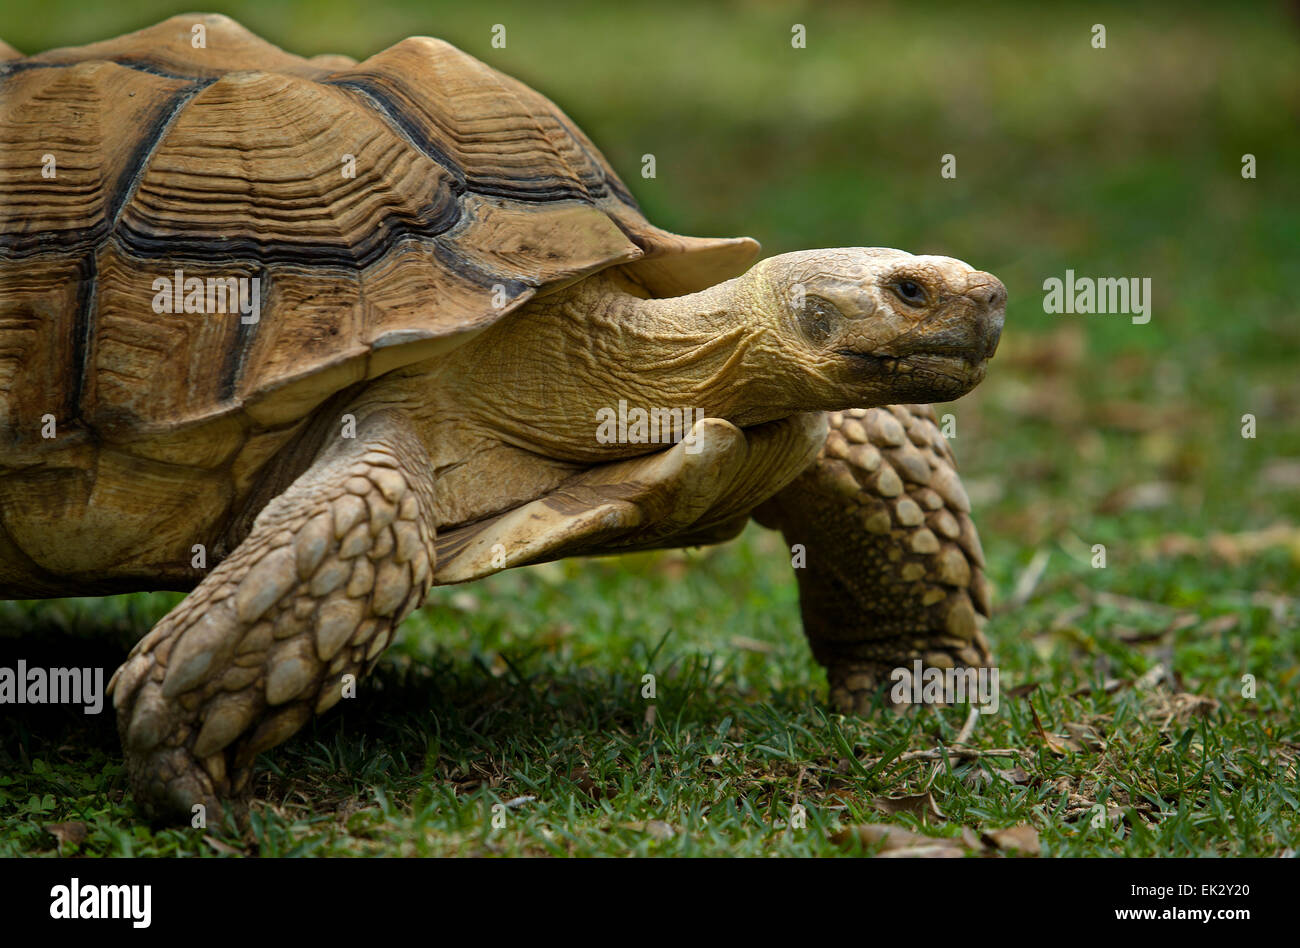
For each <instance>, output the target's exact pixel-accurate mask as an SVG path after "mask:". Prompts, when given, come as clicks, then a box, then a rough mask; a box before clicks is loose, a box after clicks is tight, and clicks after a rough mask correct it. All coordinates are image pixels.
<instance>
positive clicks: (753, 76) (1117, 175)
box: [0, 0, 1300, 856]
mask: <svg viewBox="0 0 1300 948" xmlns="http://www.w3.org/2000/svg"><path fill="white" fill-rule="evenodd" d="M976 6H978V11H976V10H975V9H974V8H975V7H976ZM186 7H187V5H185V4H182V5H175V4H167V3H146V2H139V3H129V4H114V5H102V6H86V5H84V4H81V3H73V2H65V0H55V2H38V0H2V2H0V38H3V39H4V40H5V41H7V42H9V43H10V44H12V45H14V46H16V47H17V48H19V49H21V50H23V51H25V52H35V51H38V50H40V49H44V48H47V47H52V46H56V45H71V44H76V43H83V42H89V41H91V40H95V39H102V38H105V37H108V36H111V35H115V34H117V33H120V32H123V31H126V30H129V29H135V28H138V27H140V26H144V25H147V24H149V23H152V22H155V21H157V20H159V19H162V18H164V17H165V16H167V15H170V14H172V13H175V12H180V11H181V10H183V9H185V8H186ZM540 7H541V5H538V4H533V3H527V2H520V0H499V2H497V3H494V4H492V5H491V6H490V8H480V7H476V6H475V5H473V4H459V3H456V4H452V3H429V2H420V3H415V2H410V3H373V4H367V5H365V6H364V7H361V6H358V5H353V4H347V3H342V2H332V0H330V2H324V3H311V4H307V3H275V2H271V0H257V2H236V3H229V4H223V5H222V7H221V11H222V12H225V13H228V14H230V15H231V16H234V17H235V18H236V19H238V20H240V21H241V22H242V23H243V24H244V25H245V26H247V27H249V28H250V29H252V30H254V31H255V32H257V33H260V34H261V35H263V36H266V37H267V38H268V39H270V40H272V41H273V42H276V43H278V44H279V45H282V46H284V47H286V48H288V49H290V50H292V51H294V52H298V53H303V54H315V53H319V52H326V51H329V52H344V53H348V54H350V55H353V56H357V57H363V56H365V55H366V54H368V53H370V52H374V51H377V50H379V49H381V48H383V47H384V46H387V45H389V44H391V43H392V42H395V41H396V40H398V39H400V38H402V37H404V36H406V35H410V34H430V35H435V36H440V37H442V38H445V39H448V40H450V41H452V42H454V43H455V44H457V45H458V46H461V47H462V48H464V49H466V50H467V51H469V52H471V53H473V54H474V55H476V56H479V57H481V58H482V59H484V60H485V61H487V62H488V63H490V64H491V65H493V66H496V67H498V68H500V69H502V70H504V71H506V72H508V73H511V74H513V75H516V76H518V77H520V78H521V79H523V80H525V81H527V82H529V83H530V84H532V85H534V86H535V87H536V88H538V89H540V90H541V91H543V92H545V93H546V94H548V95H549V96H551V97H552V98H554V99H555V100H556V101H557V102H559V103H560V104H561V105H562V107H564V108H565V109H566V111H568V112H569V114H570V115H571V116H573V117H574V119H575V120H576V121H577V122H578V123H579V124H580V125H581V126H582V127H583V128H584V130H585V131H586V132H587V133H588V134H589V135H590V136H591V137H592V138H593V139H594V140H595V141H596V142H597V144H599V145H600V146H601V147H602V149H604V151H605V153H606V154H607V156H608V157H609V158H610V160H611V162H612V163H613V165H614V166H615V168H616V169H618V171H619V172H620V174H621V175H622V176H623V178H624V180H625V181H627V183H628V184H629V186H630V187H631V189H632V191H633V192H634V194H635V195H636V196H637V198H638V199H639V200H640V202H641V204H642V207H643V208H644V210H645V211H646V213H647V215H648V216H649V217H650V218H651V219H652V220H654V221H655V222H656V223H658V224H660V225H661V226H664V227H667V228H669V229H673V230H678V231H680V232H684V233H694V234H708V235H714V234H717V235H733V234H749V235H751V236H754V237H756V238H758V239H759V240H761V241H762V242H763V244H764V248H765V250H766V251H768V252H771V253H779V252H784V251H788V250H795V249H800V248H804V247H816V246H838V245H848V246H852V245H879V246H892V247H901V248H904V249H908V250H912V251H915V252H940V253H945V254H950V255H952V256H956V257H960V258H962V259H964V260H967V261H969V262H970V263H972V264H973V265H975V266H977V267H980V268H982V269H986V270H989V271H991V272H993V273H995V274H997V275H998V276H999V277H1001V278H1002V280H1003V281H1004V282H1005V283H1006V285H1007V287H1008V289H1009V291H1010V303H1009V306H1008V313H1007V324H1006V329H1005V331H1004V334H1003V342H1002V348H1001V349H1000V350H999V353H998V355H997V357H996V358H995V359H994V360H993V362H992V363H991V366H990V370H989V376H988V379H987V380H986V381H985V382H984V383H983V384H982V386H981V387H980V388H979V389H977V390H976V391H975V392H974V393H972V394H971V395H970V396H968V397H966V398H964V399H962V400H960V401H959V402H957V403H955V404H953V405H950V406H945V407H944V408H942V409H941V411H948V412H952V414H953V415H954V416H955V418H956V423H957V438H956V440H955V441H954V442H953V449H954V451H955V452H956V454H957V457H958V461H959V463H960V465H961V469H962V472H963V476H964V479H965V481H966V484H967V489H968V491H969V493H970V495H971V498H972V503H973V506H974V508H975V517H976V521H977V523H978V525H979V527H980V530H981V535H982V539H983V544H984V549H985V551H986V553H987V556H988V562H989V573H990V578H991V580H992V581H993V583H994V585H995V588H996V590H997V594H996V597H995V615H994V616H993V618H992V619H991V620H990V621H989V623H988V625H987V627H986V634H987V635H988V637H989V639H990V640H991V642H992V643H993V645H994V648H995V650H996V653H997V657H998V665H999V668H1000V671H1001V686H1002V701H1001V706H1000V708H999V711H998V713H996V714H990V715H981V716H979V718H978V720H977V721H976V722H975V726H974V729H973V730H969V731H965V732H964V728H965V726H966V725H967V724H968V722H967V713H966V712H967V709H966V708H965V707H960V706H959V707H952V708H935V707H927V708H924V709H922V710H918V711H912V712H908V713H903V714H899V713H895V712H892V711H888V710H884V709H881V710H879V711H877V713H875V714H874V715H871V716H869V717H864V718H854V717H842V716H839V715H835V714H832V713H830V712H829V710H828V709H827V708H826V705H825V688H826V684H825V677H824V675H823V673H822V672H821V670H820V669H819V667H818V666H817V665H816V664H815V663H814V662H813V661H812V659H811V657H810V655H809V653H808V649H807V647H806V645H805V643H804V641H803V637H802V633H801V631H800V624H799V615H798V601H797V594H796V590H795V585H794V579H793V575H792V574H791V572H790V570H789V565H788V563H789V556H788V553H787V552H786V551H785V550H783V548H782V545H781V542H780V539H779V537H778V536H776V535H774V534H771V533H768V532H766V531H764V530H762V529H760V528H758V527H757V526H751V527H750V528H749V529H748V530H747V531H746V533H745V534H744V535H743V536H742V537H741V538H740V539H738V540H736V541H734V542H732V543H729V544H725V545H723V546H720V547H715V548H708V549H703V550H690V551H682V552H677V551H670V552H664V553H657V554H638V555H634V556H628V557H622V558H604V559H588V560H574V561H568V562H564V563H555V564H546V565H543V566H539V567H533V568H528V569H523V570H518V571H514V572H511V573H506V574H501V575H498V576H495V577H492V578H490V579H488V580H485V581H482V582H479V583H476V584H473V585H470V586H464V587H446V588H439V589H435V590H434V591H433V592H432V593H431V595H430V597H429V600H428V602H427V604H426V606H425V607H424V609H423V610H422V611H421V612H419V613H417V614H416V615H414V616H412V617H411V618H410V619H409V620H408V621H407V622H406V623H405V624H404V626H403V627H402V629H401V632H400V635H399V639H398V641H397V642H396V643H395V644H394V646H393V647H392V648H390V650H389V651H388V653H387V655H386V657H385V659H384V661H383V662H382V663H381V664H380V666H379V669H378V671H377V672H376V674H375V675H374V676H373V677H372V678H371V679H369V680H368V681H367V683H366V684H365V685H364V686H363V687H362V689H361V694H360V696H359V697H358V699H357V700H355V701H350V702H343V703H342V705H341V706H339V707H337V708H335V709H334V710H333V711H331V712H329V713H328V714H327V715H326V716H325V717H323V718H322V719H320V720H318V721H315V722H313V723H311V724H309V725H308V726H307V727H305V728H304V729H303V730H302V731H301V732H300V733H299V734H298V735H297V736H296V737H295V738H293V739H292V740H291V741H289V742H288V743H287V744H285V745H283V746H281V747H279V748H277V749H276V750H274V751H272V752H270V753H269V754H267V755H264V756H263V758H262V759H261V761H260V763H259V771H258V775H257V777H256V780H255V788H256V794H257V797H258V799H259V801H261V802H260V803H258V804H257V805H255V807H254V810H253V814H252V822H251V827H250V828H249V829H248V830H247V831H246V832H244V833H238V832H234V831H232V830H230V829H229V828H221V827H209V828H208V829H206V830H204V831H199V830H192V829H189V828H183V829H160V830H159V829H151V828H150V827H148V826H147V825H146V824H145V823H144V822H143V821H142V820H140V819H139V818H138V817H137V816H136V814H135V813H134V811H133V808H132V802H131V799H130V797H129V794H128V793H127V791H126V783H125V778H124V774H123V770H122V765H121V758H120V749H119V746H118V741H117V736H116V732H115V728H114V724H113V721H112V715H111V714H109V713H105V714H102V715H99V716H86V715H82V714H81V713H80V711H75V712H74V711H66V710H57V709H56V710H40V711H34V710H33V709H32V708H22V709H16V708H13V707H6V709H5V713H4V715H3V717H0V855H17V854H32V855H36V854H45V855H53V854H55V853H58V852H62V853H64V854H68V853H81V854H136V855H154V854H167V855H170V854H194V855H216V854H236V853H247V854H260V855H287V854H313V855H350V854H351V855H369V854H382V855H445V854H462V855H471V854H504V855H513V854H536V855H545V854H557V855H558V854H574V855H623V854H633V855H637V854H656V855H728V854H737V855H772V854H777V855H833V854H839V855H858V854H863V853H873V852H875V851H877V850H878V849H880V847H881V846H882V845H889V846H904V847H908V846H911V847H912V848H913V850H915V849H917V848H919V849H921V851H923V852H927V851H932V850H934V849H935V848H936V847H941V846H947V845H951V846H956V847H959V848H961V849H962V850H963V851H968V852H972V853H974V852H1033V851H1038V852H1041V853H1042V854H1043V855H1048V856H1051V855H1057V856H1060V855H1063V856H1091V855H1109V854H1121V855H1175V856H1186V855H1193V856H1199V855H1227V856H1233V855H1264V856H1274V855H1281V854H1295V853H1296V852H1297V851H1298V850H1300V803H1298V802H1297V796H1298V795H1300V789H1298V788H1297V780H1296V768H1297V758H1298V756H1300V711H1298V710H1297V702H1296V700H1295V697H1296V692H1297V689H1298V688H1300V593H1298V592H1297V591H1298V590H1300V425H1297V424H1296V421H1295V419H1296V418H1297V416H1300V382H1297V362H1298V361H1300V304H1297V302H1296V287H1297V286H1300V174H1297V169H1300V128H1298V127H1297V123H1296V120H1295V117H1296V115H1297V114H1298V113H1300V68H1297V49H1296V44H1297V37H1298V36H1300V21H1297V20H1296V19H1294V18H1292V17H1290V15H1289V12H1288V7H1287V6H1285V5H1283V4H1261V5H1259V6H1258V7H1256V8H1254V10H1253V11H1252V12H1250V13H1249V14H1246V13H1243V12H1241V10H1240V9H1239V8H1235V7H1225V8H1218V7H1215V6H1212V5H1204V6H1202V5H1197V4H1191V5H1189V4H1186V3H1180V4H1172V3H1171V4H1154V5H1144V9H1143V10H1142V11H1141V12H1140V13H1139V12H1137V11H1135V10H1133V9H1132V8H1131V7H1130V6H1129V5H1125V4H1102V5H1098V4H1087V5H1083V4H1079V5H1077V6H1076V5H1066V4H1047V5H1036V4H1024V5H1018V4H995V5H987V4H980V5H966V6H957V5H953V6H952V7H947V6H942V5H940V6H933V7H929V8H928V9H927V10H925V11H920V10H918V9H917V6H916V5H910V4H902V3H897V4H891V3H881V4H870V5H865V4H864V5H850V4H835V5H834V9H824V8H822V7H821V6H818V7H814V6H812V5H807V6H806V7H803V8H799V7H794V8H782V7H780V6H778V5H775V4H769V3H760V2H744V3H741V2H737V3H730V4H722V5H718V6H716V7H709V8H701V7H699V6H697V5H688V4H684V3H683V4H676V3H658V4H654V5H622V4H608V5H604V6H601V5H596V4H592V5H590V6H587V5H583V4H561V5H558V6H554V5H548V6H547V10H546V12H542V10H541V8H540ZM481 10H488V11H489V12H480V11H481ZM792 10H797V11H798V12H792ZM793 23H802V24H804V25H805V26H806V27H807V36H808V41H807V48H804V49H794V48H792V47H791V43H790V37H791V25H792V24H793ZM1095 23H1101V24H1104V25H1105V27H1106V31H1107V45H1106V48H1105V49H1097V48H1094V47H1093V46H1092V44H1091V40H1092V36H1093V33H1092V26H1093V24H1095ZM495 24H503V25H504V26H505V27H506V31H507V32H506V35H507V45H506V48H505V49H496V48H493V46H492V44H491V38H492V27H493V26H494V25H495ZM645 154H654V155H655V157H656V168H657V176H656V177H655V178H653V179H645V178H643V177H642V176H641V174H640V169H641V166H642V156H643V155H645ZM1246 154H1251V155H1254V156H1255V158H1256V163H1257V177H1254V178H1243V176H1242V173H1241V169H1242V160H1243V157H1242V156H1243V155H1246ZM944 155H952V156H954V157H955V160H956V167H957V176H956V177H955V178H943V177H941V175H940V168H941V160H942V157H943V156H944ZM1067 269H1071V270H1073V271H1075V273H1076V274H1079V275H1084V276H1110V277H1142V278H1150V280H1151V286H1152V297H1153V303H1152V315H1151V320H1150V322H1149V323H1146V324H1136V323H1134V322H1132V321H1131V320H1130V319H1129V318H1128V317H1127V316H1122V315H1109V316H1083V315H1052V314H1048V313H1046V312H1044V306H1043V282H1044V280H1046V279H1048V278H1050V277H1058V278H1064V276H1065V272H1066V270H1067ZM1246 415H1249V416H1251V417H1252V419H1253V424H1254V429H1255V430H1254V437H1243V427H1244V425H1243V416H1246ZM1098 544H1100V545H1103V546H1104V548H1105V565H1104V567H1098V566H1097V565H1095V564H1097V562H1098V558H1097V554H1096V552H1095V549H1096V546H1097V545H1098ZM178 598H179V597H178V596H176V595H174V594H168V593H155V594H141V595H137V596H131V597H118V598H113V599H102V600H95V599H78V600H51V601H44V602H31V603H0V629H4V630H5V631H6V636H5V637H3V638H0V665H12V663H13V661H14V660H16V659H17V658H26V659H27V660H28V661H29V663H33V664H34V663H38V662H41V661H42V660H44V663H45V664H69V663H73V661H74V658H75V663H76V664H80V665H86V664H101V665H104V666H106V667H107V668H108V669H110V671H111V669H112V668H114V667H116V665H117V664H118V662H120V660H121V657H122V655H123V654H124V647H126V646H129V643H130V642H131V641H132V640H133V639H134V638H137V637H139V636H140V635H142V634H143V633H144V632H146V631H147V630H148V628H149V627H150V625H151V624H152V623H153V622H154V621H156V620H157V619H158V618H159V617H160V616H162V615H163V614H164V613H165V612H166V610H167V609H168V608H170V606H171V605H173V604H174V603H175V602H176V601H178ZM646 674H653V675H655V677H656V691H657V693H656V696H655V697H654V698H653V699H647V698H643V697H642V677H643V676H644V675H646ZM959 737H964V738H965V740H964V742H963V743H961V744H959V745H958V744H957V741H958V738H959ZM796 807H798V809H796ZM792 815H793V817H794V819H793V820H792ZM792 824H793V825H792ZM876 824H888V825H891V826H894V827H897V828H899V829H903V830H909V831H911V832H914V833H918V834H924V835H926V836H933V837H938V838H939V840H940V841H939V842H937V843H927V842H924V841H917V840H915V839H911V838H910V837H897V838H892V839H890V840H882V838H881V833H880V831H878V830H875V829H872V828H871V827H873V826H874V825H876ZM51 828H52V829H51ZM1008 829H1010V830H1013V832H1011V833H1005V832H1001V831H1004V830H1008Z"/></svg>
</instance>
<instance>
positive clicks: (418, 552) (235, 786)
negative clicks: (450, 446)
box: [109, 411, 434, 820]
mask: <svg viewBox="0 0 1300 948" xmlns="http://www.w3.org/2000/svg"><path fill="white" fill-rule="evenodd" d="M433 499H434V495H433V481H432V474H431V469H430V465H429V460H428V456H427V454H426V453H425V450H424V447H423V446H422V445H421V443H420V442H419V441H418V440H417V438H416V437H415V436H414V435H413V434H412V433H411V432H410V430H409V428H408V425H407V422H406V419H405V418H404V416H402V415H401V414H399V413H397V412H394V411H383V412H378V413H376V414H373V415H371V416H369V417H368V418H365V419H364V420H363V421H362V422H361V424H359V425H358V430H357V436H356V438H353V439H339V440H338V441H337V442H336V443H335V444H333V445H332V446H331V447H329V448H328V449H327V450H326V451H324V452H322V454H321V455H320V457H318V458H317V460H316V462H315V463H314V464H313V465H312V466H311V467H310V468H309V469H308V470H307V471H306V472H305V473H303V474H302V475H301V476H300V477H299V478H298V479H297V480H296V481H294V482H293V484H291V485H290V486H289V488H288V489H287V490H285V492H284V493H283V494H281V495H280V496H279V497H277V498H275V500H273V501H271V503H269V504H268V505H267V506H266V508H265V509H264V510H263V511H262V512H261V513H260V514H259V515H258V517H257V519H256V521H255V522H254V524H253V527H252V530H251V531H250V533H249V534H248V537H247V538H246V539H245V540H244V541H243V542H242V543H241V544H239V546H238V547H236V549H235V550H234V551H232V552H231V554H230V555H229V556H228V557H227V558H226V559H225V560H223V561H222V562H221V563H220V564H219V565H218V566H217V567H215V568H214V569H213V570H212V572H211V573H210V574H209V575H208V577H207V578H206V579H204V580H203V582H202V583H200V584H199V585H198V587H196V588H195V589H194V591H193V592H191V593H190V594H189V595H188V596H187V597H186V598H185V599H184V600H183V601H182V602H181V603H180V604H179V605H178V606H177V607H176V608H175V609H173V610H172V611H171V612H170V613H168V614H167V615H166V616H165V617H164V618H163V619H162V620H161V621H160V622H159V623H158V624H157V625H156V626H155V627H154V628H153V630H152V631H151V632H149V634H148V635H146V636H145V637H144V638H143V639H141V640H140V641H139V642H138V643H137V644H136V646H135V648H134V649H133V650H132V651H131V654H130V656H129V657H128V658H127V660H126V662H125V663H124V664H123V665H122V667H121V668H119V669H118V671H117V673H116V674H115V675H114V676H113V680H112V682H110V684H109V688H110V691H111V693H112V694H113V704H114V706H115V707H116V708H117V715H118V718H117V720H118V732H119V733H120V734H121V737H122V745H123V748H124V749H125V751H126V763H127V774H128V776H129V779H130V783H131V788H132V791H133V792H134V794H135V797H136V800H137V802H138V803H139V804H140V805H141V806H142V808H143V809H144V810H145V812H146V813H147V814H148V815H150V816H152V817H154V818H160V819H161V818H183V819H186V820H188V819H189V817H190V812H191V808H192V806H193V805H194V804H198V803H201V804H203V805H204V806H206V807H207V809H208V814H209V819H213V818H216V817H219V815H220V813H221V804H222V801H224V800H231V799H235V798H238V797H240V796H241V795H242V794H244V793H245V791H246V790H247V786H248V779H249V776H250V774H251V769H252V763H253V759H254V758H255V757H256V756H257V755H258V754H259V753H261V752H262V751H264V750H266V749H267V748H269V747H273V746H274V745H276V744H279V743H280V742H281V741H284V740H286V739H287V738H288V737H289V736H290V735H292V734H293V733H294V732H295V731H297V730H298V729H299V728H300V727H302V726H303V724H305V723H306V722H307V720H308V719H309V718H310V717H311V716H312V715H313V714H319V713H321V712H323V711H325V710H326V709H327V708H329V707H331V706H332V705H333V704H334V703H335V702H337V701H338V700H339V698H340V697H341V695H342V690H343V687H344V676H347V675H352V676H355V677H356V678H360V676H362V675H364V674H366V673H368V672H369V671H370V670H371V669H372V668H373V667H374V665H375V663H376V662H377V661H378V659H379V655H380V653H381V652H382V651H383V650H384V648H385V647H386V646H387V645H388V643H389V641H390V640H391V638H392V634H393V629H394V627H395V626H396V625H397V624H398V623H399V622H401V621H402V619H403V618H405V616H406V615H407V614H408V613H409V612H410V611H411V610H412V609H414V608H416V607H417V606H418V605H419V604H420V602H422V601H423V599H424V596H425V594H426V593H427V592H428V589H429V585H430V582H431V576H432V572H433V549H434V546H433V540H434V531H433V527H432V526H431V524H432V521H431V520H430V517H429V515H430V513H431V512H432V510H433Z"/></svg>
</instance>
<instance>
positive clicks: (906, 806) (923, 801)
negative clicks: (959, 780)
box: [871, 791, 947, 823]
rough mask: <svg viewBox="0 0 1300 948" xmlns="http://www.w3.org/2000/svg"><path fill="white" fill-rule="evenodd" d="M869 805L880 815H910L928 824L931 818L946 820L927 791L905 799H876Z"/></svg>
mask: <svg viewBox="0 0 1300 948" xmlns="http://www.w3.org/2000/svg"><path fill="white" fill-rule="evenodd" d="M871 805H872V806H873V807H875V808H876V809H877V810H879V811H880V812H881V813H889V814H893V813H911V814H912V815H913V816H915V817H916V818H917V819H918V820H920V821H921V822H922V823H928V822H929V821H930V818H931V817H934V818H935V819H940V820H946V819H947V817H946V816H944V814H943V811H942V810H940V809H939V804H937V803H935V802H934V797H933V796H931V795H930V793H929V792H928V791H927V792H925V793H918V794H913V795H912V796H906V797H876V798H875V799H874V800H872V801H871Z"/></svg>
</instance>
